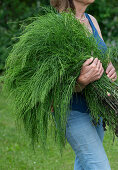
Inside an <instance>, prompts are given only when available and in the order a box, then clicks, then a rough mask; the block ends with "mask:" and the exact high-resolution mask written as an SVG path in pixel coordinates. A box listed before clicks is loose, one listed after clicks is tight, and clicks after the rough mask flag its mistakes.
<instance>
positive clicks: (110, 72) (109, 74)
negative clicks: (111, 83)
mask: <svg viewBox="0 0 118 170" xmlns="http://www.w3.org/2000/svg"><path fill="white" fill-rule="evenodd" d="M114 73H115V69H114V68H112V70H110V71H109V73H108V74H107V76H108V77H109V78H111V77H112V75H113V74H114Z"/></svg>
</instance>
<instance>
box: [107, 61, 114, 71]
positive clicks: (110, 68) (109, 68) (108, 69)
mask: <svg viewBox="0 0 118 170" xmlns="http://www.w3.org/2000/svg"><path fill="white" fill-rule="evenodd" d="M112 68H113V66H112V63H111V62H110V63H109V65H108V67H107V69H106V74H108V73H109V72H110V71H111V70H112Z"/></svg>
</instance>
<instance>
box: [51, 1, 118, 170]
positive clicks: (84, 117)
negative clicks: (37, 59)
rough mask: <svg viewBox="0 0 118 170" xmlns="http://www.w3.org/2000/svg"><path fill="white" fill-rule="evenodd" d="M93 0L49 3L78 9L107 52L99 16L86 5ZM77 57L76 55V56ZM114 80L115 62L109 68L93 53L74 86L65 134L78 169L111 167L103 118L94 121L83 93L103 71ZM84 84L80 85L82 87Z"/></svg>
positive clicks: (105, 168) (79, 16) (99, 44)
mask: <svg viewBox="0 0 118 170" xmlns="http://www.w3.org/2000/svg"><path fill="white" fill-rule="evenodd" d="M93 2H94V0H51V1H50V3H51V5H52V6H53V7H55V8H56V9H57V10H58V11H59V12H62V11H67V9H68V8H71V9H72V10H74V11H75V17H76V18H77V19H79V20H80V22H81V23H84V24H85V26H86V27H87V28H88V29H89V31H90V32H91V33H93V35H94V37H95V39H96V42H98V40H99V42H98V48H100V49H101V51H102V52H104V51H105V50H106V49H107V47H106V44H105V43H104V41H103V38H102V35H101V31H100V28H99V25H98V23H97V21H96V19H95V18H94V17H93V16H92V15H89V14H87V13H85V10H86V8H87V7H88V6H89V5H90V4H91V3H93ZM73 57H74V56H73ZM104 71H105V72H106V74H107V76H108V77H109V78H110V79H111V80H112V81H115V80H116V79H117V74H116V71H115V68H114V66H113V65H112V63H111V62H110V63H109V64H108V67H107V69H106V70H104V69H103V67H102V63H101V62H100V60H98V58H95V59H93V58H92V57H91V58H90V59H88V60H86V61H85V63H84V64H83V66H82V69H81V73H80V75H79V77H78V79H77V83H78V84H79V86H75V92H77V93H73V100H72V101H71V102H72V107H71V111H70V115H69V117H68V120H67V127H66V137H67V140H68V142H69V143H70V145H71V147H72V149H73V150H74V152H75V154H76V158H75V165H74V169H75V170H110V169H111V168H110V165H109V161H108V159H107V156H106V153H105V150H104V148H103V144H102V142H103V137H104V128H103V121H102V118H100V122H99V124H97V126H95V125H93V124H92V122H91V117H90V114H89V110H88V107H87V104H86V101H85V97H84V95H83V91H84V88H85V87H86V86H87V85H88V84H89V83H91V82H94V81H96V80H98V79H100V78H101V76H102V74H103V72H104ZM80 87H81V88H80Z"/></svg>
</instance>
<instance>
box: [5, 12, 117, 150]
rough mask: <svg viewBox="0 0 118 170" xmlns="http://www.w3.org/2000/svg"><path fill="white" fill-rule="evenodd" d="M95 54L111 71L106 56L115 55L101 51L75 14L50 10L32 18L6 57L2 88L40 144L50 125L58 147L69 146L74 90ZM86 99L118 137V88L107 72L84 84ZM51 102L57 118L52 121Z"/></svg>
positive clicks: (93, 114) (16, 112)
mask: <svg viewBox="0 0 118 170" xmlns="http://www.w3.org/2000/svg"><path fill="white" fill-rule="evenodd" d="M30 20H31V18H30ZM91 54H93V57H94V58H96V57H97V58H99V60H101V62H102V64H103V67H104V69H106V68H107V65H108V62H109V57H108V55H109V56H112V53H110V54H109V52H108V51H107V52H105V53H102V52H101V50H100V49H98V45H97V43H96V40H95V39H94V37H93V35H92V34H91V33H90V32H89V31H88V30H87V28H85V26H84V25H83V24H81V23H80V22H79V21H78V20H77V19H76V18H75V17H74V15H73V14H72V13H65V12H63V13H61V14H60V15H58V14H57V13H55V12H50V13H48V14H45V15H44V16H38V17H35V18H32V22H31V23H30V24H28V25H25V29H24V31H23V32H22V34H21V36H20V37H18V42H17V43H16V44H15V45H14V46H13V49H12V51H11V52H10V54H9V56H8V58H7V61H6V73H5V75H4V88H3V90H4V91H5V92H6V93H7V95H9V97H10V100H11V101H12V103H13V106H14V113H15V114H16V115H17V118H18V120H19V119H21V120H22V121H23V123H24V127H25V129H26V131H27V133H28V134H29V136H30V137H31V139H32V143H33V144H35V143H36V142H37V141H40V142H41V143H42V144H43V146H45V145H46V139H47V133H48V124H49V122H50V121H51V123H53V129H54V132H55V136H56V139H57V142H58V144H59V145H60V148H63V146H65V143H66V140H65V132H66V122H67V116H68V115H69V111H70V109H71V104H70V100H71V99H72V95H73V92H74V91H73V89H74V87H75V84H76V80H77V77H78V76H79V74H80V70H81V68H82V65H83V63H84V62H85V61H86V60H87V59H88V58H90V57H91ZM108 92H109V93H110V96H108V95H107V93H108ZM84 95H85V98H86V101H87V104H88V107H89V110H90V114H91V116H92V118H93V119H94V120H95V121H96V123H97V122H98V121H99V116H102V118H103V119H104V120H105V123H106V124H107V125H108V126H109V127H110V128H111V129H112V131H113V133H115V130H116V127H117V125H118V84H117V83H116V82H112V81H111V80H110V79H109V78H108V77H107V76H106V74H105V73H104V74H103V76H102V77H101V78H100V79H99V80H97V81H95V82H93V83H91V84H89V85H88V86H86V88H85V90H84ZM52 103H53V108H54V113H53V115H54V117H53V116H52V119H51V115H52V113H51V105H52Z"/></svg>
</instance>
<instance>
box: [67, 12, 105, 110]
mask: <svg viewBox="0 0 118 170" xmlns="http://www.w3.org/2000/svg"><path fill="white" fill-rule="evenodd" d="M85 15H86V18H87V19H88V21H89V23H90V25H91V28H92V31H93V36H94V38H95V39H96V42H97V44H98V48H99V49H100V50H101V52H103V53H104V52H105V51H106V50H107V46H106V44H105V42H104V41H103V40H102V39H101V37H100V36H99V34H98V31H97V29H96V28H95V26H94V24H93V22H92V20H91V18H90V16H89V15H88V14H87V13H85ZM70 104H71V105H70V106H71V110H77V111H80V112H83V113H85V112H88V113H89V109H88V106H87V103H86V100H85V96H84V90H83V91H82V92H80V93H73V96H72V99H71V101H70Z"/></svg>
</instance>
